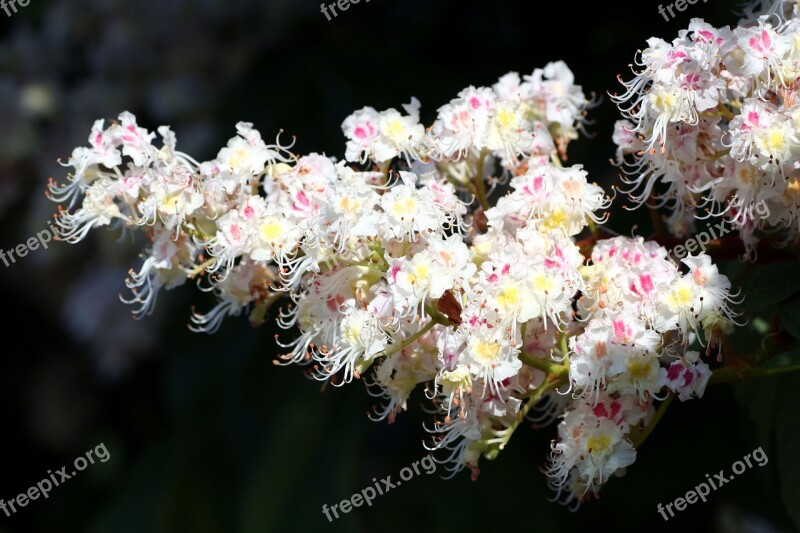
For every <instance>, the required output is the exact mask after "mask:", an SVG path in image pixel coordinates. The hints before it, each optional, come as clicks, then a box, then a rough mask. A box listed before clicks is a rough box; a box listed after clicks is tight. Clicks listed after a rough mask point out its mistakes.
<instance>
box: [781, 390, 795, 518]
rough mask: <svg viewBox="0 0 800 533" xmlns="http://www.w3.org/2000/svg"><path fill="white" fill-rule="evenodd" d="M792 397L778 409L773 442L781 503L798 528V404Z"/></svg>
mask: <svg viewBox="0 0 800 533" xmlns="http://www.w3.org/2000/svg"><path fill="white" fill-rule="evenodd" d="M793 396H794V398H793V399H794V401H787V402H784V403H783V405H782V406H781V408H780V412H779V414H778V418H777V421H776V422H777V427H776V435H775V441H776V448H777V450H778V468H779V472H780V481H781V493H782V496H783V503H784V505H786V510H787V512H788V513H789V516H791V517H792V520H794V523H795V525H796V526H797V527H798V528H800V454H799V453H798V450H800V402H798V401H797V395H796V394H795V395H793ZM787 399H789V395H787Z"/></svg>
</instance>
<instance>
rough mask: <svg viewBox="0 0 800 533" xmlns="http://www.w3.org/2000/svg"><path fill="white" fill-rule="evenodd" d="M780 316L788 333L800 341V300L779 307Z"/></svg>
mask: <svg viewBox="0 0 800 533" xmlns="http://www.w3.org/2000/svg"><path fill="white" fill-rule="evenodd" d="M778 316H780V318H781V324H783V327H784V328H786V331H788V332H789V333H790V334H791V335H792V337H794V338H795V339H800V300H795V301H793V302H790V303H787V304H783V305H781V306H779V307H778Z"/></svg>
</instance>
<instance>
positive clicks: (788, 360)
mask: <svg viewBox="0 0 800 533" xmlns="http://www.w3.org/2000/svg"><path fill="white" fill-rule="evenodd" d="M792 367H800V348H798V349H796V350H792V351H791V352H785V353H782V354H780V355H776V356H775V357H772V358H770V359H769V360H768V361H767V362H766V363H764V364H763V365H761V367H760V368H763V369H765V370H781V369H786V370H788V369H790V368H792Z"/></svg>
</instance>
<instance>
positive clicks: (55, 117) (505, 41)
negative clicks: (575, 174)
mask: <svg viewBox="0 0 800 533" xmlns="http://www.w3.org/2000/svg"><path fill="white" fill-rule="evenodd" d="M731 10H732V6H731V5H730V4H729V3H727V2H723V1H722V0H710V1H708V2H707V3H702V2H701V3H698V4H697V5H690V6H688V8H687V10H686V11H685V12H683V13H678V16H677V17H676V19H675V20H673V21H671V22H669V23H667V22H665V21H664V19H663V18H662V17H661V15H659V14H658V11H657V4H656V3H654V2H641V1H637V2H634V1H615V2H602V3H601V2H595V3H586V4H580V3H574V2H547V3H540V2H524V3H523V2H511V1H502V0H496V1H493V2H472V1H451V0H445V1H442V0H437V1H435V2H433V1H421V0H416V1H412V0H372V1H371V2H370V3H366V2H365V1H364V0H362V2H360V3H359V4H357V5H353V6H351V7H350V9H349V10H348V11H347V12H345V13H341V14H340V15H339V16H338V17H337V18H335V19H334V20H332V21H330V22H329V21H327V20H326V19H325V17H324V16H323V15H322V14H321V13H320V11H319V6H318V3H317V2H310V1H300V0H282V1H272V0H269V1H264V2H256V1H251V0H236V1H231V2H227V3H224V4H223V3H222V1H220V2H213V1H200V2H194V1H189V0H183V1H179V2H169V1H160V2H156V1H145V0H132V1H131V0H114V1H99V0H97V1H89V0H77V1H70V2H67V1H61V2H57V1H52V0H50V1H46V0H32V4H31V5H29V6H28V7H26V8H20V12H19V13H17V14H16V15H14V16H13V17H11V18H9V17H6V16H5V14H4V13H3V12H0V68H1V69H2V70H0V247H1V248H3V249H9V248H12V247H14V246H16V245H17V244H18V243H21V242H24V241H25V240H27V238H28V237H30V236H32V235H34V234H35V233H36V232H37V231H40V230H41V229H43V228H44V227H45V221H46V220H47V219H48V217H50V216H51V215H52V212H54V210H55V209H54V206H53V205H52V204H50V203H48V202H47V201H46V200H45V199H44V198H43V194H42V193H43V191H44V189H45V185H46V179H47V177H49V176H54V177H55V178H57V179H61V178H63V176H64V170H62V169H61V168H60V167H59V166H58V165H57V164H56V163H55V161H56V159H57V158H58V157H63V158H66V157H67V156H68V155H69V153H70V151H71V150H72V148H73V147H74V146H78V145H83V144H85V140H86V137H87V136H88V133H89V130H90V128H91V124H92V121H93V120H94V119H95V118H101V117H105V118H114V117H116V115H117V114H118V113H119V112H121V111H123V110H126V109H127V110H130V111H131V112H133V113H135V114H136V115H137V116H138V118H139V123H140V124H142V125H144V126H146V127H148V128H149V129H151V130H155V128H156V127H157V126H158V125H160V124H170V125H172V126H173V129H174V130H175V131H176V133H177V135H178V143H179V144H178V146H179V149H181V150H183V151H186V152H189V153H190V154H192V155H193V156H195V157H196V158H197V159H200V160H203V159H211V158H213V157H214V156H215V154H216V152H217V150H218V149H219V147H221V146H223V145H224V143H225V142H226V141H227V139H228V138H229V137H230V136H232V135H233V133H234V125H235V123H236V122H237V121H239V120H246V121H251V122H254V123H255V125H256V127H257V128H259V129H260V131H261V132H262V133H263V135H264V137H265V138H267V139H269V138H271V137H272V136H273V135H274V134H275V133H277V131H278V130H279V129H281V128H282V129H284V130H285V132H286V133H287V134H290V135H296V136H297V138H298V140H297V146H296V151H297V152H299V153H307V152H312V151H316V152H324V153H326V154H328V155H335V156H338V157H341V155H342V154H343V152H344V139H343V137H342V134H341V130H340V124H341V122H342V120H343V119H344V118H345V117H346V116H347V115H348V114H349V113H351V112H352V111H354V110H355V109H358V108H360V107H362V106H364V105H371V106H373V107H375V108H377V109H385V108H387V107H397V108H399V106H400V105H401V104H403V103H406V102H408V101H409V99H410V97H411V96H416V97H418V98H419V99H420V100H421V101H422V105H423V108H422V114H423V121H424V122H425V123H426V124H429V123H430V122H431V121H432V120H433V118H434V117H435V113H436V109H437V108H438V107H439V106H440V105H442V104H444V103H446V102H447V101H448V100H449V99H451V98H453V97H454V96H455V95H456V93H457V92H459V91H460V90H461V89H463V88H464V87H466V86H468V85H491V84H492V83H494V82H495V81H496V79H497V78H498V77H499V76H501V75H502V74H504V73H506V72H507V71H510V70H517V71H519V72H520V73H521V74H529V73H530V72H532V71H533V69H534V68H536V67H544V65H545V64H546V63H547V62H548V61H554V60H558V59H563V60H564V61H566V62H567V64H568V65H569V66H570V68H571V69H572V70H573V72H574V73H575V76H576V80H577V83H579V84H581V85H582V86H583V87H584V90H585V91H586V92H587V94H588V93H590V92H595V93H597V94H598V95H606V93H607V92H608V91H615V90H616V89H617V87H618V83H617V82H616V80H615V76H616V75H617V74H623V76H624V77H626V78H627V77H630V73H629V67H628V64H629V63H630V62H631V61H632V60H633V56H634V53H635V51H636V50H637V49H639V48H643V47H644V46H645V40H646V39H647V38H648V37H650V36H659V37H662V38H665V39H667V40H671V39H672V38H673V37H674V36H675V35H676V34H677V31H678V30H679V29H681V28H683V27H685V26H687V25H688V23H689V20H690V18H692V17H705V18H706V19H707V20H708V21H709V22H711V23H713V24H733V23H735V22H736V20H737V17H736V16H735V15H733V14H732V11H731ZM42 94H44V96H42ZM590 117H591V118H593V119H594V120H595V124H594V125H593V126H592V127H591V128H590V130H591V131H592V132H593V133H594V134H595V136H596V138H595V139H593V140H592V139H581V140H580V141H578V142H575V143H573V145H572V146H571V147H570V162H573V163H582V164H584V165H585V166H586V167H587V169H588V170H589V172H590V176H591V177H592V178H593V179H594V180H596V181H598V182H600V183H602V184H603V185H604V186H606V187H607V188H608V186H609V185H610V184H611V183H613V180H614V179H615V177H616V171H615V169H614V167H613V166H612V165H611V164H610V163H609V161H608V160H609V158H611V157H612V156H613V153H614V147H613V145H612V143H611V132H612V128H613V123H614V120H616V118H617V111H616V109H615V108H614V106H613V105H612V104H611V103H610V102H609V100H608V97H607V95H606V97H605V99H604V101H603V102H602V104H601V105H600V106H599V107H598V108H597V109H595V110H593V111H592V112H591V115H590ZM607 190H608V189H607ZM623 203H624V202H621V201H618V202H617V203H616V205H615V210H617V211H621V209H620V206H621V205H622V204H623ZM643 215H644V213H641V212H640V213H637V214H636V215H626V214H625V213H620V212H618V213H616V214H615V217H613V218H612V220H611V223H610V226H611V227H613V228H615V229H617V230H619V231H621V232H623V233H629V231H630V228H631V226H632V225H633V224H634V223H640V224H642V226H643V227H646V226H647V222H646V218H647V217H646V216H643ZM640 219H642V220H640ZM94 233H96V235H93V236H92V237H91V238H90V239H87V240H86V241H84V242H82V243H80V244H78V245H67V244H65V243H59V244H55V245H53V246H51V247H50V249H48V250H47V251H44V250H38V251H36V252H32V253H31V254H29V255H28V257H26V258H24V259H23V260H21V261H19V262H18V263H16V264H15V265H12V266H11V267H8V268H5V267H4V266H3V265H0V302H2V304H3V319H2V328H3V343H2V348H0V350H1V351H2V354H3V366H2V369H0V406H2V410H1V411H0V413H2V415H0V420H2V435H3V438H2V443H3V444H2V447H3V449H2V453H0V497H1V498H3V499H5V500H10V499H12V498H14V497H15V495H16V494H18V493H21V492H23V491H25V490H26V489H27V488H28V487H30V486H32V485H34V484H35V483H37V482H38V481H39V480H41V479H42V478H44V477H46V472H47V470H48V469H53V470H56V469H58V468H60V467H61V466H62V465H71V463H72V461H73V460H74V458H75V457H77V456H79V455H82V454H83V453H85V452H86V451H87V450H88V449H90V448H94V447H95V446H96V445H97V444H99V443H100V442H103V443H104V444H105V445H106V447H107V449H108V451H109V453H110V454H111V459H110V460H109V461H108V462H106V463H103V464H96V465H93V466H90V467H89V468H88V469H87V470H85V471H84V472H82V473H80V474H78V476H76V477H75V478H74V479H71V480H69V481H67V482H66V484H65V485H64V486H61V487H57V488H55V489H54V490H53V492H52V493H51V495H50V498H49V499H48V500H42V499H41V498H40V499H39V500H36V501H34V502H31V503H30V504H29V505H28V506H27V507H25V508H23V509H21V510H20V511H19V512H18V513H16V514H15V515H14V516H13V517H11V518H7V517H5V516H3V515H2V514H0V531H19V532H21V531H92V532H127V531H130V532H141V531H193V532H203V531H245V532H260V531H285V530H297V531H310V530H322V531H325V530H339V531H375V530H385V531H407V530H419V531H478V530H492V531H497V530H516V529H522V528H524V529H525V530H536V531H572V530H577V529H578V528H581V529H585V530H589V529H591V530H600V531H610V530H612V529H613V530H617V531H642V530H658V529H662V528H665V529H669V530H672V529H678V530H685V531H699V530H716V531H725V532H736V531H791V530H792V526H791V522H790V520H789V518H788V516H787V514H786V511H785V510H784V507H783V504H782V502H781V495H780V489H779V479H778V476H777V473H778V469H779V465H777V464H776V461H774V460H773V461H770V463H769V464H768V465H767V466H765V467H763V468H757V467H756V468H753V469H752V470H748V471H747V472H746V473H745V474H743V475H742V476H741V478H739V479H736V480H734V481H733V482H731V483H729V484H727V485H725V487H724V488H722V489H720V490H719V491H718V492H714V493H713V494H712V495H711V498H710V500H709V501H708V502H707V503H705V504H703V503H697V504H695V505H692V506H690V507H689V509H688V510H687V511H684V512H682V513H680V514H679V515H678V516H677V517H676V518H674V519H672V520H670V521H669V522H668V523H664V521H663V519H662V518H661V516H660V515H659V514H658V513H657V511H656V506H657V504H658V503H662V504H666V503H668V502H670V501H672V500H674V499H675V498H677V497H679V496H682V495H683V494H685V492H686V491H688V490H690V489H692V488H693V487H694V486H695V485H697V484H698V483H701V482H703V481H704V480H705V474H707V473H708V474H712V475H713V473H716V472H718V471H720V470H721V469H725V470H726V472H729V471H730V465H731V464H732V463H733V462H734V461H736V460H739V459H741V458H742V457H743V456H744V455H745V454H747V453H749V452H751V451H752V450H753V449H754V448H757V447H758V446H762V447H763V448H764V450H765V451H766V453H767V454H768V455H769V456H770V457H772V456H773V455H772V452H773V448H772V446H773V439H772V436H771V434H770V432H769V431H768V430H763V429H761V426H759V425H757V424H756V423H754V419H753V418H751V416H750V412H751V411H750V410H748V409H745V408H743V407H742V405H741V402H743V401H744V402H746V403H748V405H749V404H752V403H757V402H758V401H760V399H762V398H764V397H765V395H767V394H772V393H774V391H775V390H776V389H777V388H778V387H779V386H783V387H785V388H787V389H789V388H791V387H792V386H793V384H794V383H797V382H796V380H794V381H791V379H790V378H783V380H776V381H770V382H766V381H765V382H753V383H750V384H746V385H742V386H735V387H734V386H729V385H721V386H716V387H711V388H709V390H708V391H707V394H706V397H705V398H703V399H702V400H701V401H692V402H688V403H686V404H677V402H676V404H675V405H674V406H673V407H672V408H671V409H670V411H669V412H668V413H667V415H666V417H665V418H664V420H663V421H662V423H661V424H660V425H659V427H658V428H657V429H656V431H655V432H654V434H653V435H652V436H651V438H650V440H648V441H647V442H646V443H645V444H644V445H643V446H642V447H641V448H640V450H639V457H638V459H637V462H636V463H635V464H634V465H633V466H632V467H630V468H629V469H628V473H627V475H626V476H625V477H624V478H623V479H613V480H611V481H610V482H609V483H608V485H607V486H606V487H605V489H604V490H603V492H602V493H601V500H600V501H592V502H588V503H587V504H585V505H584V506H583V507H582V508H581V509H580V510H579V511H578V512H577V513H574V514H571V513H569V512H568V511H567V510H566V509H564V508H562V507H560V506H558V505H557V504H553V503H549V502H548V501H547V500H548V498H550V497H551V494H550V493H549V492H548V490H547V488H546V480H545V477H544V476H543V474H541V473H540V471H539V468H540V467H541V466H543V464H544V462H545V460H546V456H547V452H548V449H549V442H550V439H551V438H553V437H554V436H555V430H554V428H553V427H550V428H545V429H541V430H538V431H535V432H534V431H531V430H530V429H528V428H520V431H518V432H517V434H516V435H515V436H514V438H513V440H512V443H511V444H510V446H509V447H508V448H507V449H506V450H505V451H504V452H503V453H501V454H500V456H499V458H498V459H497V460H495V461H494V462H490V461H485V460H484V461H482V463H481V475H480V477H479V478H478V480H477V481H475V482H472V481H471V480H470V477H469V474H468V473H466V472H464V473H462V474H460V475H458V476H456V477H455V479H452V480H449V481H448V480H443V479H441V478H440V476H439V474H440V473H441V472H442V469H441V467H440V470H439V471H437V473H436V475H431V476H421V477H415V478H414V479H412V480H410V481H409V482H408V483H404V485H403V486H402V487H398V488H397V489H395V490H394V491H392V492H390V493H389V494H387V495H384V496H381V497H379V498H378V499H377V500H375V502H374V504H373V506H372V507H371V508H365V507H362V508H359V509H355V510H353V511H351V512H350V513H349V514H347V515H344V516H343V517H342V518H340V519H339V520H337V521H335V522H334V523H333V524H328V522H327V520H326V519H325V517H324V516H323V514H322V512H321V507H322V505H323V504H328V505H329V506H330V505H332V504H335V503H338V502H339V501H341V500H343V499H345V498H349V497H350V496H351V495H352V494H353V493H354V492H357V491H360V490H361V489H362V488H364V487H366V486H368V485H371V479H372V478H373V477H375V478H384V477H386V476H387V475H392V476H393V478H395V479H396V478H397V475H398V472H399V471H400V469H401V468H403V467H405V466H408V465H410V464H411V463H412V462H414V461H416V460H418V459H421V458H422V457H423V456H424V455H425V454H426V453H427V452H425V450H424V449H423V448H422V446H421V443H422V440H423V439H424V438H425V432H424V430H423V429H422V422H423V421H424V420H426V417H425V416H424V415H423V413H422V412H421V409H420V406H421V404H422V400H423V398H421V397H415V398H413V399H412V401H410V402H409V407H410V412H408V413H405V414H403V415H402V416H401V417H399V418H398V420H397V422H396V423H395V424H394V425H392V426H389V425H387V424H385V423H377V424H376V423H372V422H370V421H369V420H368V419H367V417H366V416H365V414H366V412H367V411H368V410H369V408H370V406H371V398H370V397H369V396H368V395H367V393H366V391H365V390H364V387H363V386H362V384H360V383H354V384H352V385H351V386H348V387H344V388H341V389H336V388H333V389H331V388H329V389H328V390H326V391H325V392H324V393H321V392H320V384H319V383H317V382H314V381H312V380H308V379H306V378H305V377H304V376H303V372H302V369H300V368H299V367H289V368H279V367H275V366H274V365H273V364H272V360H273V358H274V355H275V353H276V346H275V344H274V342H273V338H272V337H273V333H274V332H273V331H272V329H271V328H270V327H269V326H267V327H263V328H261V329H252V328H250V326H249V325H248V324H247V320H246V318H245V317H241V318H238V319H229V320H227V321H226V324H225V325H224V327H223V328H222V329H221V330H220V331H219V333H217V334H216V335H214V336H204V335H197V334H193V333H191V332H189V331H188V330H187V329H186V327H185V324H186V322H187V320H188V316H189V308H190V306H191V305H192V304H196V305H197V306H198V308H200V309H208V308H209V306H210V305H211V304H212V302H211V300H209V299H208V298H207V297H206V296H205V295H201V294H200V293H199V292H198V291H196V290H195V289H194V288H193V287H192V286H191V284H190V285H188V286H186V287H183V288H181V289H179V290H177V291H174V292H172V293H163V294H162V295H161V297H160V301H159V303H158V308H157V311H156V313H155V314H154V315H153V316H151V317H148V318H146V319H144V320H143V321H141V322H134V321H133V320H132V319H131V318H130V317H129V315H128V312H129V310H128V308H127V307H126V306H125V305H124V304H122V303H120V302H119V300H118V298H117V295H118V294H119V293H122V294H125V293H126V290H125V287H124V285H123V280H124V277H125V272H126V270H127V269H128V268H129V267H131V266H133V267H135V268H137V269H138V266H139V259H137V257H136V255H137V253H138V252H139V250H140V249H141V246H142V243H141V242H136V243H131V242H130V241H123V242H119V243H118V242H115V241H116V238H117V237H118V235H116V234H114V233H109V232H104V231H99V232H94ZM791 390H792V391H793V392H792V393H791V395H787V401H796V400H798V399H800V398H799V397H798V395H797V393H796V391H797V390H798V389H797V388H794V389H791ZM755 419H756V420H757V419H758V415H756V417H755ZM798 484H799V485H800V481H798Z"/></svg>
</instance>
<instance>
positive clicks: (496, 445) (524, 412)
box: [483, 379, 563, 461]
mask: <svg viewBox="0 0 800 533" xmlns="http://www.w3.org/2000/svg"><path fill="white" fill-rule="evenodd" d="M561 383H563V379H559V380H552V381H551V380H548V381H545V382H544V383H542V385H541V386H540V387H539V388H538V389H536V390H535V391H534V393H533V395H532V396H531V397H530V400H528V402H527V403H526V404H525V405H524V406H523V407H522V409H520V410H519V413H517V416H516V417H515V418H514V421H513V422H511V425H510V426H508V427H507V428H506V429H504V430H502V432H500V433H501V434H500V436H499V437H498V438H496V439H492V441H491V442H490V443H489V445H488V446H487V448H486V451H485V452H484V453H483V456H484V457H486V459H488V460H490V461H491V460H493V459H495V458H496V457H497V456H498V455H499V454H500V452H501V451H503V448H505V447H506V445H507V444H508V441H510V440H511V436H512V435H513V434H514V431H516V429H517V428H518V427H519V425H520V424H521V423H522V421H523V420H525V417H526V416H528V413H529V412H530V410H531V409H532V408H533V406H534V405H536V404H537V403H539V400H541V399H542V396H544V394H545V393H546V392H548V391H550V390H553V389H555V388H557V387H558V386H559V385H561Z"/></svg>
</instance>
